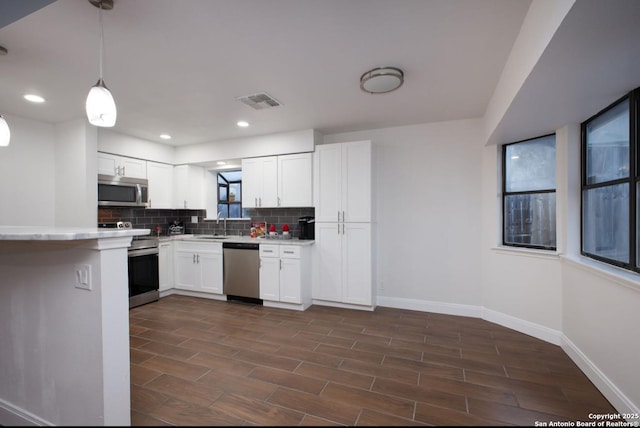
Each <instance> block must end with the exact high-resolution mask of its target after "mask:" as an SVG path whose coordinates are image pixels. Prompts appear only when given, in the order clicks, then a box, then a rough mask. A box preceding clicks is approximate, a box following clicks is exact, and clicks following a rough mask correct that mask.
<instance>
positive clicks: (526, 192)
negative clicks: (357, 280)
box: [501, 132, 558, 251]
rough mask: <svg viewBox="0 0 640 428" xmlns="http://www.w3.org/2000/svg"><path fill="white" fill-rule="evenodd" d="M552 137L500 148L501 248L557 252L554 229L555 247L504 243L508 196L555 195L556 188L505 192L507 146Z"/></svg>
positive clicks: (504, 145) (536, 138) (549, 135)
mask: <svg viewBox="0 0 640 428" xmlns="http://www.w3.org/2000/svg"><path fill="white" fill-rule="evenodd" d="M551 136H553V137H554V138H555V137H556V133H555V132H552V133H549V134H545V135H540V136H537V137H533V138H527V139H525V140H520V141H515V142H513V143H508V144H503V145H502V147H501V153H502V159H501V160H502V183H501V185H502V192H501V193H502V200H501V202H502V203H501V210H502V215H501V218H502V233H501V235H502V239H501V241H502V246H504V247H516V248H529V249H534V250H545V251H556V250H557V245H558V230H557V227H556V230H555V234H556V237H555V242H556V245H553V246H552V245H535V244H524V243H517V242H506V233H505V232H506V226H507V224H506V220H507V219H506V215H505V207H506V200H507V198H508V197H509V196H515V195H532V194H541V193H553V194H556V195H557V183H556V186H555V187H554V188H553V189H538V190H524V191H507V148H508V147H509V146H513V145H516V144H522V143H528V142H531V141H534V140H538V139H543V138H548V137H551ZM554 168H555V169H556V170H557V168H556V166H555V164H554ZM554 216H556V218H557V208H556V210H555V212H554Z"/></svg>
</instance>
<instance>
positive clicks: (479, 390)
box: [130, 295, 616, 426]
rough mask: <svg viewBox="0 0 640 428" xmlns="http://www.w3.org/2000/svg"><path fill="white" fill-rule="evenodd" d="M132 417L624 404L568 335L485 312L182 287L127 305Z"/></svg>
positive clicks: (566, 415) (216, 419) (398, 418)
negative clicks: (570, 351) (475, 314)
mask: <svg viewBox="0 0 640 428" xmlns="http://www.w3.org/2000/svg"><path fill="white" fill-rule="evenodd" d="M130 331H131V423H132V425H138V426H142V425H155V426H158V425H169V426H170V425H175V426H195V425H206V426H214V425H221V426H239V425H249V426H250V425H258V426H266V425H272V426H298V425H343V426H344V425H347V426H352V425H377V426H392V425H397V426H408V425H448V426H451V425H459V426H478V425H518V426H528V425H534V423H535V422H536V421H546V422H549V421H589V418H588V414H589V413H616V411H615V409H614V408H613V407H612V406H611V404H610V403H609V402H608V401H607V400H606V399H605V398H604V397H603V396H602V394H601V393H600V392H599V391H598V390H597V389H596V388H595V386H594V385H593V384H592V383H591V382H590V381H589V379H588V378H587V377H586V376H585V375H584V374H583V373H582V372H581V371H580V370H579V369H578V367H577V366H576V365H575V364H574V363H573V362H572V361H571V360H570V359H569V357H568V356H567V355H566V354H565V353H564V352H563V351H562V349H561V348H560V347H558V346H555V345H551V344H549V343H546V342H543V341H541V340H538V339H535V338H533V337H531V336H527V335H525V334H521V333H518V332H515V331H513V330H510V329H508V328H505V327H502V326H499V325H497V324H493V323H490V322H487V321H484V320H481V319H477V318H467V317H459V316H451V315H442V314H434V313H424V312H417V311H409V310H401V309H391V308H383V307H378V308H377V309H376V310H375V311H373V312H366V311H358V310H350V309H341V308H333V307H324V306H312V307H311V308H309V309H307V310H306V311H304V312H299V311H291V310H286V309H275V308H267V307H263V306H260V305H253V304H248V303H243V302H223V301H215V300H207V299H199V298H195V297H186V296H179V295H172V296H168V297H165V298H163V299H161V300H160V301H158V302H154V303H150V304H147V305H144V306H139V307H137V308H133V309H131V310H130Z"/></svg>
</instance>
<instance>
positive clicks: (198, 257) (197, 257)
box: [196, 254, 200, 264]
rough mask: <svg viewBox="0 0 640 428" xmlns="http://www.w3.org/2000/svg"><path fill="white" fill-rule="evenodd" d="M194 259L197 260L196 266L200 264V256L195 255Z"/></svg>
mask: <svg viewBox="0 0 640 428" xmlns="http://www.w3.org/2000/svg"><path fill="white" fill-rule="evenodd" d="M196 259H197V260H198V264H200V254H197V255H196Z"/></svg>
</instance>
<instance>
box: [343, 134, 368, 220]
mask: <svg viewBox="0 0 640 428" xmlns="http://www.w3.org/2000/svg"><path fill="white" fill-rule="evenodd" d="M342 146H343V151H342V168H341V170H342V180H343V182H342V192H341V195H342V212H343V214H342V221H357V222H368V221H371V142H369V141H358V142H355V143H344V144H343V145H342Z"/></svg>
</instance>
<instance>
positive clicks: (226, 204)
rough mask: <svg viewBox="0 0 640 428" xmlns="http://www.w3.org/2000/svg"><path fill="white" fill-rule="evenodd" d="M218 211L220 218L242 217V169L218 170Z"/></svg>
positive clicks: (244, 211) (243, 214)
mask: <svg viewBox="0 0 640 428" xmlns="http://www.w3.org/2000/svg"><path fill="white" fill-rule="evenodd" d="M218 212H219V213H220V218H242V217H245V216H246V214H247V213H246V210H243V209H242V171H224V172H218Z"/></svg>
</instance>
